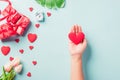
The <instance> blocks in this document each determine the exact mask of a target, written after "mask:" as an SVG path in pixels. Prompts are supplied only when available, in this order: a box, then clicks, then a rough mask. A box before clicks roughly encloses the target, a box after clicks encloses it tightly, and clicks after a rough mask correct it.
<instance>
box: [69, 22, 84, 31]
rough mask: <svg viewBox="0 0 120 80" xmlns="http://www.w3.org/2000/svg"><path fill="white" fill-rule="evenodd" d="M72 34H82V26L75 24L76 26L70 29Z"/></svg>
mask: <svg viewBox="0 0 120 80" xmlns="http://www.w3.org/2000/svg"><path fill="white" fill-rule="evenodd" d="M70 32H73V33H79V32H82V28H81V26H79V25H77V24H75V25H74V26H72V28H71V29H70Z"/></svg>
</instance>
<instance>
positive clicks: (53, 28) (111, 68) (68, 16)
mask: <svg viewBox="0 0 120 80" xmlns="http://www.w3.org/2000/svg"><path fill="white" fill-rule="evenodd" d="M11 1H12V3H13V6H14V7H15V8H16V9H17V10H18V11H19V12H21V13H23V14H25V15H27V16H28V17H30V19H31V22H32V24H31V26H30V28H29V30H28V32H27V33H29V32H32V33H36V34H37V35H38V39H37V41H36V42H34V43H33V44H31V43H29V42H28V40H27V35H25V36H23V37H20V43H19V44H17V43H15V42H14V41H10V42H4V43H3V42H0V47H1V46H2V45H9V46H11V52H10V54H9V55H8V56H6V57H5V56H3V55H2V54H1V52H0V67H1V68H0V69H2V66H3V65H4V64H5V63H6V62H8V60H9V57H10V56H13V57H14V56H18V57H20V58H21V60H22V63H23V65H24V69H23V73H22V74H20V75H17V77H16V80H70V55H69V51H68V38H67V35H68V32H69V29H70V28H71V26H72V25H73V24H79V25H82V28H83V31H84V33H85V34H86V38H87V40H88V47H87V49H86V51H85V54H84V55H83V70H84V74H85V79H86V80H120V0H66V6H65V8H63V9H59V10H49V9H46V8H43V7H41V6H39V5H38V4H37V3H36V2H35V1H34V0H11ZM3 4H5V3H2V2H0V7H3ZM31 6H32V7H33V8H34V11H33V12H32V13H31V12H29V10H28V8H29V7H31ZM38 10H42V11H44V12H46V11H50V12H51V13H52V16H51V17H49V18H48V17H46V20H45V22H44V23H40V24H41V26H40V28H39V29H37V28H35V26H34V24H35V23H37V22H36V20H35V17H34V13H35V12H36V11H38ZM29 45H33V46H35V48H34V49H33V50H32V51H30V50H29V48H28V46H29ZM21 48H23V49H25V52H24V54H20V53H19V49H21ZM32 60H37V61H38V64H37V65H36V66H33V65H32V63H31V61H32ZM28 71H30V72H31V73H32V77H31V78H28V77H27V76H26V74H27V72H28Z"/></svg>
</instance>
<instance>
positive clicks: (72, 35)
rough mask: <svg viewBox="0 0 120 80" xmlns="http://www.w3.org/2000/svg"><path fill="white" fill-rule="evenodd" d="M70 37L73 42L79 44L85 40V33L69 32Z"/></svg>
mask: <svg viewBox="0 0 120 80" xmlns="http://www.w3.org/2000/svg"><path fill="white" fill-rule="evenodd" d="M68 37H69V39H70V40H71V41H72V42H73V43H75V44H76V45H77V44H79V43H82V42H83V40H84V38H85V35H84V33H83V32H79V33H78V34H76V33H73V32H71V33H69V35H68Z"/></svg>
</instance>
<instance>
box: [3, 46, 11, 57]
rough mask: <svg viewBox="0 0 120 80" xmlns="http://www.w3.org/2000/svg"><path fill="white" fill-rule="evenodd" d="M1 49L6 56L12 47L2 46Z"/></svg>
mask: <svg viewBox="0 0 120 80" xmlns="http://www.w3.org/2000/svg"><path fill="white" fill-rule="evenodd" d="M1 51H2V54H3V55H4V56H7V55H8V54H9V52H10V47H9V46H2V47H1Z"/></svg>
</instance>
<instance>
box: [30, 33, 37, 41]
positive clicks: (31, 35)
mask: <svg viewBox="0 0 120 80" xmlns="http://www.w3.org/2000/svg"><path fill="white" fill-rule="evenodd" d="M36 39H37V35H36V34H32V33H29V34H28V40H29V41H30V42H31V43H33V42H34V41H35V40H36Z"/></svg>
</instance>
